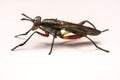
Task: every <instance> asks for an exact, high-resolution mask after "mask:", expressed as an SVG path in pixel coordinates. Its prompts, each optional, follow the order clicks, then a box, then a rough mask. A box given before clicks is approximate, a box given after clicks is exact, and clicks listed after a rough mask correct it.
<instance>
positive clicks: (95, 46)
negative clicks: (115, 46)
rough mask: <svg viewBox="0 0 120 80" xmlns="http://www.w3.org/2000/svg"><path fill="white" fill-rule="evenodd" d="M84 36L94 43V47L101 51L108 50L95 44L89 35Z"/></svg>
mask: <svg viewBox="0 0 120 80" xmlns="http://www.w3.org/2000/svg"><path fill="white" fill-rule="evenodd" d="M85 37H86V38H88V39H89V40H90V41H91V42H92V43H93V44H94V45H95V47H96V48H98V49H100V50H102V51H105V52H109V51H108V50H105V49H102V48H101V47H99V46H97V45H96V43H95V42H94V41H93V40H92V39H90V38H89V37H87V36H85Z"/></svg>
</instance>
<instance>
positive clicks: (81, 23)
mask: <svg viewBox="0 0 120 80" xmlns="http://www.w3.org/2000/svg"><path fill="white" fill-rule="evenodd" d="M86 22H87V23H89V24H90V25H91V26H93V28H94V29H96V27H95V26H94V25H93V24H92V23H91V22H90V21H88V20H84V21H82V22H80V23H79V24H80V25H81V26H82V25H83V24H85V23H86Z"/></svg>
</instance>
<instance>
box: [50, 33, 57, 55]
mask: <svg viewBox="0 0 120 80" xmlns="http://www.w3.org/2000/svg"><path fill="white" fill-rule="evenodd" d="M56 33H57V31H56V32H55V33H54V35H53V40H52V44H51V48H50V52H49V55H51V53H52V49H53V45H54V40H55V38H56V36H57V35H56Z"/></svg>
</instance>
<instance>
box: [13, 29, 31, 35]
mask: <svg viewBox="0 0 120 80" xmlns="http://www.w3.org/2000/svg"><path fill="white" fill-rule="evenodd" d="M30 31H31V29H29V30H28V31H27V32H25V33H23V34H19V35H16V36H15V37H18V36H23V35H27V34H28V33H29V32H30Z"/></svg>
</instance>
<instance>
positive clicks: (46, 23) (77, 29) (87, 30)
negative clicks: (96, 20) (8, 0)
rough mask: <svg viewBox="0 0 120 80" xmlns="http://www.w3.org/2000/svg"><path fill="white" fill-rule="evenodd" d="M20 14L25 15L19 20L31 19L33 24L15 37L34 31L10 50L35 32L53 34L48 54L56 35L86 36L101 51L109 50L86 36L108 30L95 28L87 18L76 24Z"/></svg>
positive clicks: (73, 37)
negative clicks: (85, 24)
mask: <svg viewBox="0 0 120 80" xmlns="http://www.w3.org/2000/svg"><path fill="white" fill-rule="evenodd" d="M22 15H23V16H25V17H26V18H22V19H21V20H27V21H31V22H33V26H32V28H30V29H29V30H28V31H27V32H25V33H24V34H19V35H16V36H15V37H18V36H22V35H27V34H28V33H29V32H30V31H34V32H33V33H32V34H31V35H30V36H29V37H28V39H27V40H26V41H25V42H23V43H21V44H19V45H17V46H16V47H14V48H13V49H11V50H12V51H13V50H15V49H16V48H18V47H20V46H23V45H24V44H26V43H27V41H28V40H29V39H30V38H31V37H32V36H33V35H34V34H35V33H36V34H39V35H41V36H44V37H48V36H49V34H51V35H53V40H52V44H51V49H50V52H49V55H50V54H51V52H52V49H53V45H54V40H55V38H57V37H60V38H62V39H78V38H81V37H86V38H87V39H89V40H90V41H91V42H92V43H93V44H94V45H95V47H96V48H98V49H100V50H102V51H105V52H109V51H108V50H105V49H103V48H101V47H99V46H97V45H96V43H95V42H94V41H93V40H92V39H90V38H89V37H88V36H87V35H94V36H95V35H99V34H100V33H102V32H105V31H108V29H105V30H103V31H100V30H98V29H96V27H95V26H94V25H93V24H92V23H91V22H90V21H88V20H85V21H82V22H80V23H79V24H76V23H71V22H67V21H63V20H58V19H44V20H42V21H41V17H40V16H36V17H35V18H34V19H32V18H30V17H28V16H27V15H25V14H22ZM86 22H87V23H89V24H90V25H91V26H92V27H93V28H91V27H87V26H84V23H86ZM37 29H41V30H42V31H44V32H45V33H41V32H38V31H35V30H37ZM61 30H64V31H65V32H63V33H62V32H61ZM69 33H73V34H72V35H67V34H69Z"/></svg>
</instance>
